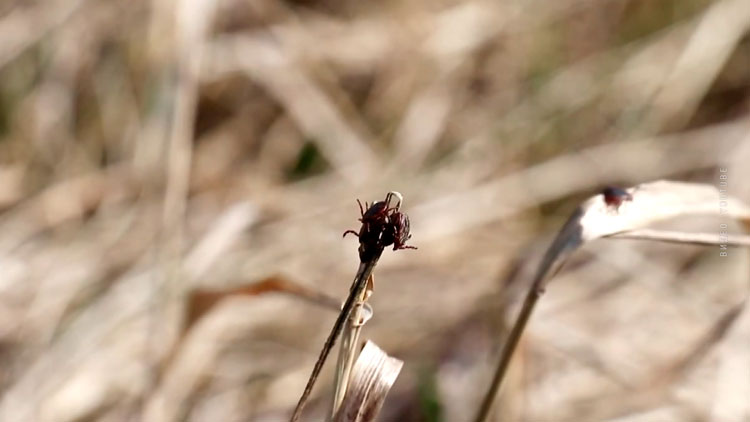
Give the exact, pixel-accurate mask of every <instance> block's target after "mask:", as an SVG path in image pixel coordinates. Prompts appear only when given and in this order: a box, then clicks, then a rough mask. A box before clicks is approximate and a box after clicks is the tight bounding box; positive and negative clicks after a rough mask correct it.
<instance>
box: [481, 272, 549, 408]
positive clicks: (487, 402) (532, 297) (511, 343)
mask: <svg viewBox="0 0 750 422" xmlns="http://www.w3.org/2000/svg"><path fill="white" fill-rule="evenodd" d="M542 293H544V291H543V290H541V289H538V288H536V286H534V287H532V288H531V289H529V292H528V293H527V294H526V300H524V302H523V307H522V308H521V312H520V313H519V314H518V317H516V322H515V324H514V325H513V329H512V330H511V332H510V334H509V335H508V340H507V341H506V342H505V345H504V346H503V350H502V353H500V361H499V362H498V364H497V369H496V371H495V376H494V378H493V379H492V384H491V385H490V388H489V390H488V391H487V394H486V395H485V396H484V399H483V401H482V406H481V407H480V408H479V412H478V413H477V416H476V417H475V418H474V422H484V421H485V420H487V417H488V416H489V414H490V410H492V404H493V403H494V401H495V396H497V393H498V391H499V390H500V387H501V386H502V383H503V379H504V378H505V374H506V373H507V372H508V366H509V364H510V359H511V357H513V352H514V351H515V350H516V347H517V346H518V342H519V341H520V340H521V335H522V334H523V330H524V328H526V323H527V322H528V321H529V317H530V316H531V313H532V312H533V311H534V306H535V305H536V302H537V300H539V298H540V297H541V296H542Z"/></svg>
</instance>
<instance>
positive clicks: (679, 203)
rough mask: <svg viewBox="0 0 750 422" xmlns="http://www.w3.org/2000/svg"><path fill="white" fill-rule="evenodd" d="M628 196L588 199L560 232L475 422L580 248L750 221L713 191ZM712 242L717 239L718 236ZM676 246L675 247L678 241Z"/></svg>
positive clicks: (651, 189)
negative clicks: (671, 229)
mask: <svg viewBox="0 0 750 422" xmlns="http://www.w3.org/2000/svg"><path fill="white" fill-rule="evenodd" d="M626 193H627V195H629V197H628V198H627V199H622V203H620V204H616V205H613V204H609V203H607V201H606V200H605V198H604V195H602V194H599V195H595V196H593V197H591V198H589V199H587V200H586V201H584V202H583V203H582V204H581V205H580V206H579V207H578V208H577V209H576V210H575V212H574V213H573V214H572V215H571V217H570V218H569V219H568V221H567V222H566V223H565V225H564V226H563V227H562V229H561V230H560V231H559V232H558V234H557V236H556V237H555V239H554V241H553V242H552V244H551V245H550V246H549V248H548V249H547V251H546V252H545V254H544V257H543V258H542V261H541V263H540V264H539V266H538V268H537V271H536V275H535V276H534V278H533V280H532V283H531V286H530V287H529V290H528V292H527V294H526V299H525V300H524V302H523V305H522V307H521V310H520V311H519V314H518V316H517V317H516V320H515V322H514V323H513V328H512V329H511V331H510V333H509V334H508V337H507V339H506V340H505V343H504V345H503V348H502V351H501V352H500V360H499V362H498V364H497V366H496V369H495V372H494V375H493V379H492V381H491V383H490V387H489V389H488V391H487V393H486V394H485V396H484V399H483V400H482V404H481V405H480V408H479V411H478V412H477V415H476V417H475V418H474V421H475V422H485V421H486V420H487V418H488V417H489V414H490V411H491V410H492V405H493V403H494V401H495V397H496V396H497V394H498V392H499V391H500V387H501V386H502V383H503V380H504V378H505V374H506V373H507V370H508V366H509V365H510V361H511V358H512V356H513V353H514V352H515V350H516V347H517V346H518V342H519V341H520V339H521V336H522V335H523V331H524V329H525V328H526V325H527V323H528V321H529V318H530V317H531V314H532V312H533V311H534V307H535V306H536V304H537V302H538V300H539V298H540V297H541V296H542V295H543V294H544V292H545V290H546V287H547V283H548V282H549V280H550V279H551V278H552V277H553V276H554V275H555V274H556V273H557V272H558V271H559V270H560V268H561V267H562V265H563V263H564V262H565V260H566V259H567V258H568V257H569V256H570V255H571V254H572V253H573V252H574V251H575V250H577V249H578V248H579V247H580V246H581V245H583V244H584V243H587V242H590V241H593V240H596V239H599V238H602V237H605V236H612V235H615V234H620V233H625V232H628V231H631V230H642V228H643V227H644V226H647V225H649V224H653V223H656V222H658V221H662V220H667V219H671V218H675V217H679V216H688V215H702V216H705V215H713V216H721V217H729V218H731V219H733V220H736V221H738V222H744V223H747V222H748V221H750V206H748V205H746V204H745V203H743V202H742V201H740V200H738V199H736V198H731V197H728V196H726V195H722V194H720V192H719V191H718V190H717V189H716V188H715V187H713V186H710V185H701V184H694V183H682V182H672V181H656V182H651V183H644V184H641V185H638V186H635V187H632V188H629V189H627V192H626ZM720 204H722V206H721V207H720ZM714 236H715V237H716V238H718V237H719V234H718V233H717V234H715V235H714ZM659 240H662V239H659ZM672 240H674V241H677V239H676V238H672ZM692 240H693V239H690V242H689V243H692Z"/></svg>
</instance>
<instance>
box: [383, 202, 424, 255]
mask: <svg viewBox="0 0 750 422" xmlns="http://www.w3.org/2000/svg"><path fill="white" fill-rule="evenodd" d="M388 219H389V223H388V224H387V225H386V226H385V229H384V230H383V237H382V238H381V240H382V242H383V246H389V245H391V244H393V250H394V251H397V250H399V249H417V247H416V246H409V245H407V244H406V242H407V241H408V240H409V239H411V234H410V233H409V230H410V227H409V226H410V224H409V216H408V215H406V214H404V213H402V212H399V211H395V212H392V213H391V215H390V216H389V217H388Z"/></svg>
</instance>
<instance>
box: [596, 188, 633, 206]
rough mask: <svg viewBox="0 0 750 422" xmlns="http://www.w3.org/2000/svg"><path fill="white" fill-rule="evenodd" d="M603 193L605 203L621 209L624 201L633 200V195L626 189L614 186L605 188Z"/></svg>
mask: <svg viewBox="0 0 750 422" xmlns="http://www.w3.org/2000/svg"><path fill="white" fill-rule="evenodd" d="M602 195H604V203H605V204H607V206H608V207H613V208H614V209H616V210H618V209H620V205H622V203H623V202H625V201H632V200H633V195H631V194H629V193H628V192H627V191H626V190H625V189H622V188H618V187H614V186H607V187H606V188H604V189H603V190H602Z"/></svg>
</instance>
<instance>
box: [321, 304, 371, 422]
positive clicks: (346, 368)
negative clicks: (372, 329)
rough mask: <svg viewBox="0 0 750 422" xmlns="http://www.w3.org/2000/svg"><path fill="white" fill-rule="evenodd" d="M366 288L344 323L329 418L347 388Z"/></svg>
mask: <svg viewBox="0 0 750 422" xmlns="http://www.w3.org/2000/svg"><path fill="white" fill-rule="evenodd" d="M368 290H369V289H365V291H364V293H363V294H362V296H361V297H360V300H359V301H358V302H357V303H356V304H355V305H354V310H353V311H352V316H351V317H350V318H349V322H348V324H346V327H345V329H344V334H343V336H342V338H341V349H340V351H339V357H338V361H337V362H336V379H335V386H336V388H335V390H334V394H333V405H332V406H331V414H330V419H333V416H334V415H335V414H336V412H338V409H339V407H341V403H342V402H343V401H344V396H345V395H346V391H347V390H348V388H349V378H350V377H351V372H352V367H353V366H354V358H355V355H356V354H357V344H358V343H359V335H360V333H361V332H362V326H363V325H364V322H365V321H363V316H362V307H363V306H364V303H365V301H366V300H367V297H368Z"/></svg>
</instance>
